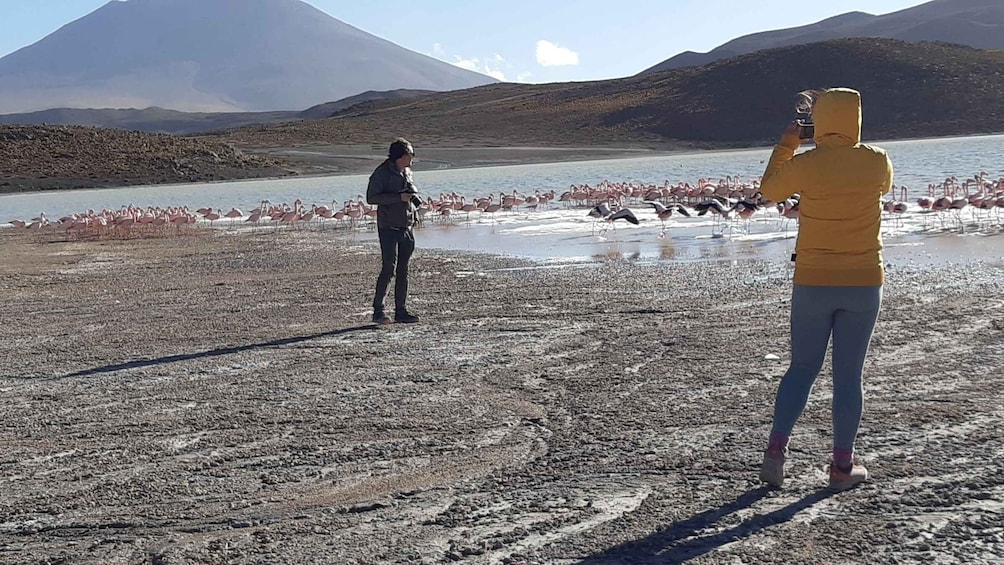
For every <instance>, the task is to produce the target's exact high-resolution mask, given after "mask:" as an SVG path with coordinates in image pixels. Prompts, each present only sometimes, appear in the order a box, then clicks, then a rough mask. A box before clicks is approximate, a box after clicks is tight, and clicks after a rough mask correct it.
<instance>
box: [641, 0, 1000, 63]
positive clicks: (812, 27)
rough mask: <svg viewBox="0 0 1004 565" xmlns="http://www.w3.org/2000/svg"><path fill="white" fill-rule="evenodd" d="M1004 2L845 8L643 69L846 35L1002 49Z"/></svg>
mask: <svg viewBox="0 0 1004 565" xmlns="http://www.w3.org/2000/svg"><path fill="white" fill-rule="evenodd" d="M1002 32H1004V2H1001V1H1000V0H932V1H931V2H927V3H924V4H921V5H919V6H913V7H911V8H906V9H904V10H898V11H896V12H892V13H889V14H884V15H881V16H873V15H871V14H866V13H864V12H848V13H846V14H841V15H839V16H834V17H832V18H827V19H825V20H822V21H819V22H816V23H814V24H809V25H806V26H800V27H793V28H788V29H779V30H772V31H763V32H759V33H753V34H750V35H744V36H742V37H737V38H735V39H733V40H731V41H729V42H727V43H724V44H722V45H719V46H718V47H716V48H714V49H712V50H711V51H709V52H708V53H695V52H693V51H686V52H684V53H680V54H679V55H676V56H675V57H672V58H670V59H667V60H665V61H663V62H661V63H659V64H657V65H654V66H652V67H651V68H649V69H646V70H644V71H642V72H643V73H648V72H653V71H665V70H669V69H675V68H679V67H687V66H690V65H707V64H709V63H713V62H714V61H718V60H721V59H725V58H728V57H734V56H736V55H742V54H745V53H753V52H754V51H761V50H763V49H773V48H775V47H784V46H788V45H804V44H806V43H815V42H818V41H825V40H829V39H840V38H848V37H885V38H888V39H900V40H902V41H912V42H920V41H943V42H951V43H960V44H962V45H968V46H970V47H977V48H979V49H1004V33H1002Z"/></svg>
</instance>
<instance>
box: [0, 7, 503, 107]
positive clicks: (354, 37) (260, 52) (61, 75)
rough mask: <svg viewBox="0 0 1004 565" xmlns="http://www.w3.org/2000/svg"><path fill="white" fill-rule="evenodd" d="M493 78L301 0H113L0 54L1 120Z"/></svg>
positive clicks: (274, 101)
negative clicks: (46, 112)
mask: <svg viewBox="0 0 1004 565" xmlns="http://www.w3.org/2000/svg"><path fill="white" fill-rule="evenodd" d="M388 17H390V15H388ZM402 25H407V21H406V20H403V21H402ZM493 82H496V81H495V79H493V78H490V77H487V76H484V75H481V74H478V73H474V72H471V71H468V70H465V69H461V68H458V67H456V66H453V65H450V64H448V63H444V62H442V61H439V60H436V59H434V58H432V57H428V56H425V55H422V54H419V53H415V52H413V51H409V50H407V49H405V48H403V47H400V46H398V45H395V44H393V43H391V42H389V41H386V40H383V39H380V38H378V37H375V36H373V35H370V34H368V33H366V32H363V31H361V30H359V29H356V28H354V27H352V26H350V25H348V24H345V23H343V22H341V21H339V20H337V19H335V18H333V17H331V16H328V15H327V14H325V13H324V12H321V11H320V10H317V9H316V8H314V7H312V6H310V5H309V4H307V3H305V2H301V1H300V0H128V1H116V0H113V1H111V2H109V3H108V4H105V5H104V6H102V7H101V8H99V9H97V10H96V11H94V12H92V13H91V14H89V15H87V16H84V17H83V18H81V19H79V20H76V21H74V22H72V23H69V24H67V25H65V26H63V27H62V28H61V29H59V30H57V31H56V32H54V33H52V34H50V35H48V36H47V37H45V38H43V39H42V40H40V41H38V42H37V43H34V44H32V45H29V46H27V47H24V48H23V49H20V50H18V51H16V52H14V53H11V54H9V55H7V56H6V57H3V58H2V59H0V113H3V114H9V113H20V112H31V111H35V110H43V109H48V108H62V107H66V108H109V107H111V108H148V107H151V106H156V107H161V108H170V109H173V110H180V111H186V112H247V111H251V112H258V111H274V110H296V109H303V108H307V107H310V106H313V105H315V104H320V103H323V102H326V101H330V100H338V99H342V98H345V97H348V96H353V95H356V94H359V93H361V92H364V91H369V90H375V91H388V90H395V89H421V90H436V91H443V90H453V89H460V88H468V87H472V86H477V85H483V84H489V83H493Z"/></svg>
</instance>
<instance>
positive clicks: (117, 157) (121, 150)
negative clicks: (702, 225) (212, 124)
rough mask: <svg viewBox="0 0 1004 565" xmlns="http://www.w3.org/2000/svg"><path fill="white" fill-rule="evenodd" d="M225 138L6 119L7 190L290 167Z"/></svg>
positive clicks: (275, 171) (3, 163)
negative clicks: (216, 139) (18, 123)
mask: <svg viewBox="0 0 1004 565" xmlns="http://www.w3.org/2000/svg"><path fill="white" fill-rule="evenodd" d="M281 165H282V163H281V162H280V161H277V160H275V159H270V158H267V157H263V156H259V155H248V154H245V153H244V152H243V151H241V150H239V149H236V148H235V147H233V146H232V145H229V144H227V143H222V142H214V141H206V140H200V139H191V138H185V137H175V136H170V135H157V134H148V133H139V132H127V131H121V130H111V129H101V128H91V127H82V126H4V125H0V192H17V191H21V190H45V189H64V188H80V187H94V186H118V185H128V184H155V183H180V182H194V181H213V180H230V179H242V178H254V177H263V176H272V175H283V174H287V170H286V169H285V168H283V167H282V166H281Z"/></svg>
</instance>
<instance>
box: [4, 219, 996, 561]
mask: <svg viewBox="0 0 1004 565" xmlns="http://www.w3.org/2000/svg"><path fill="white" fill-rule="evenodd" d="M418 240H419V247H420V249H419V251H418V252H417V253H416V257H415V259H414V264H413V283H412V289H413V295H412V300H411V304H412V306H413V309H414V311H416V312H417V313H418V314H420V315H421V316H422V322H421V323H418V324H412V325H398V324H395V325H391V326H387V327H381V328H376V327H373V326H372V325H370V324H369V323H368V320H369V315H370V307H369V303H370V300H371V291H372V286H373V282H374V280H375V277H376V272H377V268H378V265H377V262H376V255H377V250H376V247H375V245H374V244H373V243H372V242H369V241H359V240H353V239H352V238H348V237H345V236H343V235H337V234H335V233H325V232H298V231H290V232H280V233H278V234H276V233H274V232H272V231H262V232H258V233H245V234H242V235H235V234H233V233H232V232H226V231H223V230H192V231H189V232H187V233H182V234H180V235H178V236H176V237H170V238H166V237H155V238H137V239H127V240H99V241H65V240H62V239H61V238H59V237H56V236H48V235H44V234H43V235H38V234H24V233H21V234H15V233H3V234H0V257H2V258H3V260H2V261H0V292H2V296H3V303H4V310H3V311H4V315H3V323H2V324H0V390H2V393H3V394H2V395H0V415H2V420H0V421H2V422H3V424H2V427H0V445H2V446H3V451H2V452H0V484H2V490H3V496H2V497H0V562H4V563H45V562H51V563H163V564H166V563H447V562H458V563H559V564H570V563H585V564H590V565H600V564H603V565H607V564H610V565H612V564H626V563H653V564H654V563H676V562H693V563H722V562H724V563H733V562H734V563H794V562H798V563H809V562H811V563H862V562H868V563H957V562H965V563H995V562H1002V561H1004V436H1002V434H1001V429H1004V398H1002V397H1004V392H1002V391H1004V308H1002V306H1004V295H1002V294H1001V290H1002V288H1001V287H1002V284H1004V283H1002V281H1004V277H1002V275H1004V272H1002V271H1004V268H1002V267H1001V266H1000V265H999V264H997V263H994V262H987V261H973V262H967V263H958V264H950V263H947V262H946V263H943V264H939V265H929V264H923V265H920V264H917V265H914V264H911V263H908V262H904V263H903V264H901V265H900V264H892V265H890V268H889V273H888V275H889V280H888V284H887V286H886V289H885V303H884V309H883V312H882V315H881V316H880V319H879V322H878V326H877V330H876V335H875V338H874V341H873V345H872V350H871V355H870V357H869V359H868V361H867V363H866V368H865V371H866V374H865V386H866V399H865V415H864V420H863V424H862V429H861V434H860V437H859V442H858V449H859V455H860V457H861V459H862V460H863V462H864V463H865V464H867V465H868V467H869V469H870V471H871V472H872V474H873V480H872V481H871V482H870V483H868V484H865V485H862V486H861V487H859V488H856V489H854V490H851V491H848V492H845V493H840V494H836V495H834V494H831V493H829V492H828V491H826V490H825V489H824V488H823V487H824V486H825V482H826V475H825V470H826V464H827V460H828V453H829V448H830V437H831V432H830V410H829V393H830V382H829V361H827V364H826V366H824V369H823V373H822V374H821V375H820V378H819V380H818V381H817V385H816V387H815V389H814V391H813V394H812V396H811V398H810V402H809V405H808V407H807V409H806V412H805V413H804V415H803V417H802V419H801V420H800V422H799V424H798V426H797V427H796V430H795V435H794V437H793V445H792V448H793V449H792V454H791V462H792V464H791V465H790V473H791V476H790V477H789V479H788V481H787V483H786V484H785V487H784V488H783V489H781V490H769V489H765V488H762V487H761V485H760V484H759V483H758V482H757V480H756V474H757V470H758V468H759V463H760V457H761V449H762V446H763V443H764V441H765V438H766V435H767V432H768V427H769V422H770V415H771V408H772V402H773V396H774V392H775V390H776V387H777V383H778V380H779V378H780V376H781V375H782V374H783V372H784V370H785V368H786V362H787V359H788V333H787V332H788V315H789V310H788V298H789V295H790V284H791V282H790V278H791V272H790V267H789V266H788V265H787V264H784V263H779V262H769V261H759V260H742V261H716V262H704V263H696V262H692V263H684V264H673V263H658V262H654V263H641V262H632V261H627V260H616V261H610V262H600V263H596V264H589V265H579V266H575V267H567V268H549V267H548V268H543V267H541V265H540V264H538V263H532V262H528V261H524V260H519V259H513V258H505V257H498V256H487V255H473V254H461V253H452V252H443V251H433V250H428V249H422V248H421V232H420V233H419V234H418ZM768 354H775V355H777V356H779V357H780V360H770V359H767V358H765V357H766V356H767V355H768Z"/></svg>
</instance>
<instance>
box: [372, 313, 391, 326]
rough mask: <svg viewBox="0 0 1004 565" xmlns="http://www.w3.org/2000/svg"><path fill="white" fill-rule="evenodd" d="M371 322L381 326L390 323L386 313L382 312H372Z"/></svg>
mask: <svg viewBox="0 0 1004 565" xmlns="http://www.w3.org/2000/svg"><path fill="white" fill-rule="evenodd" d="M373 323H374V324H378V325H381V326H383V325H385V324H389V323H390V318H388V317H387V314H384V313H383V312H380V311H377V312H373Z"/></svg>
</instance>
